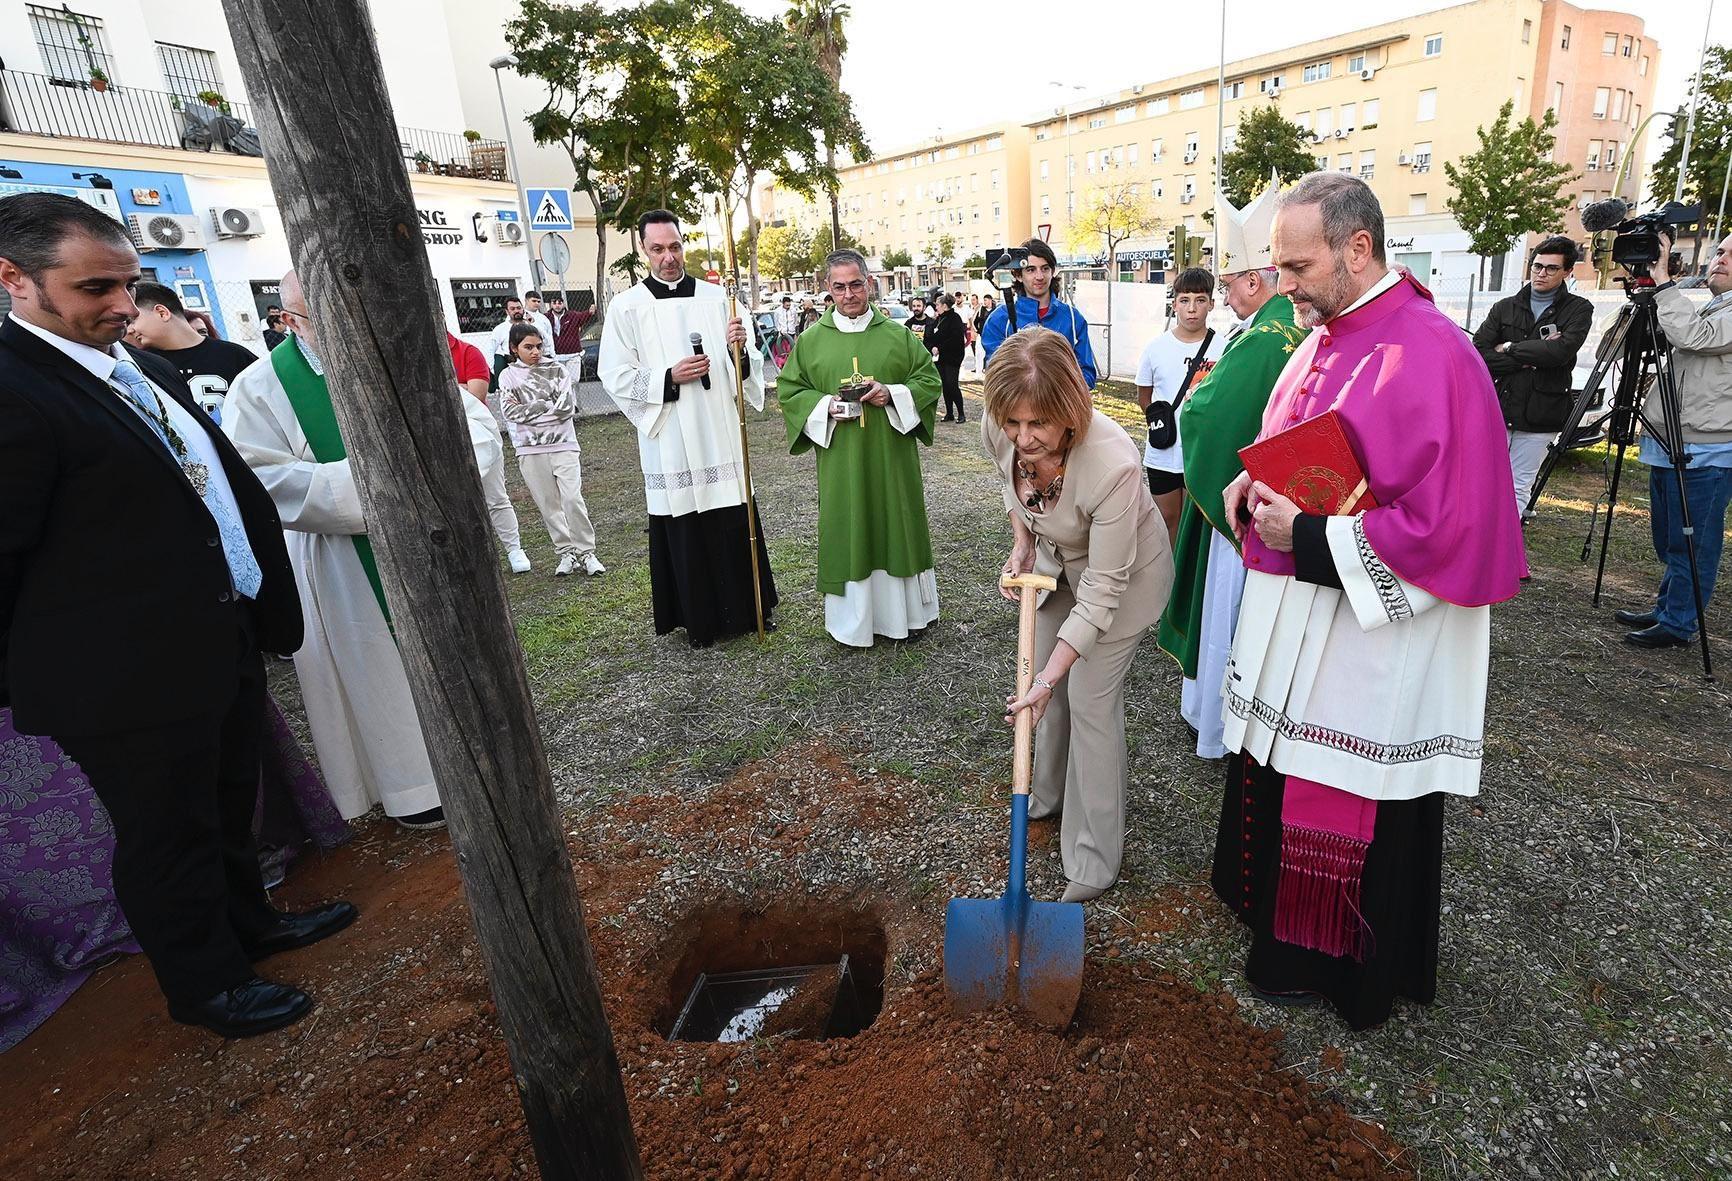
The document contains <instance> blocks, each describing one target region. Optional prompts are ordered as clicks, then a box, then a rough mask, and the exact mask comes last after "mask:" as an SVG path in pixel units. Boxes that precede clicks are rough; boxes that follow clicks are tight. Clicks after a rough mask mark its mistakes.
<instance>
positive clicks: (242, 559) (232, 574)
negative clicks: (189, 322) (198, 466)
mask: <svg viewBox="0 0 1732 1181" xmlns="http://www.w3.org/2000/svg"><path fill="white" fill-rule="evenodd" d="M114 380H116V381H118V382H119V383H120V384H121V385H123V386H125V387H126V396H127V397H128V398H130V399H131V400H132V403H133V405H134V406H135V407H136V408H137V409H138V412H139V413H140V414H141V415H143V416H144V421H145V422H147V423H149V424H150V429H151V430H152V431H154V432H156V437H157V438H158V439H160V440H162V445H163V446H164V447H166V448H167V449H168V453H169V456H170V458H172V459H174V461H175V462H176V463H180V462H181V457H180V456H178V455H176V454H175V449H174V445H173V444H172V443H170V442H169V439H168V434H167V432H166V431H165V430H164V429H163V427H164V425H165V422H166V417H167V414H168V411H167V410H166V409H165V408H163V406H162V403H161V402H160V401H159V400H158V397H157V393H156V390H154V389H153V388H151V385H150V383H149V382H148V381H146V380H145V376H144V371H143V370H141V369H140V368H139V367H138V366H137V365H136V364H135V363H134V362H133V361H132V359H131V358H123V359H120V360H117V361H115V363H114ZM203 499H204V506H205V508H206V509H208V510H209V511H210V515H211V519H212V520H214V521H215V522H216V527H217V532H218V533H219V534H220V535H221V536H222V543H223V557H225V558H227V559H228V564H229V580H230V581H231V582H233V583H234V588H235V589H236V590H237V591H239V592H240V593H241V594H243V595H245V596H246V597H247V598H249V599H256V598H258V595H259V587H260V586H261V585H262V584H263V582H264V575H263V573H261V572H260V570H259V562H258V559H257V558H255V557H253V549H252V546H251V545H249V544H248V543H247V531H246V528H245V526H243V525H242V524H241V522H240V518H238V517H237V516H235V514H234V512H233V510H232V509H230V507H229V505H228V502H227V501H225V500H224V499H223V498H222V497H221V496H219V495H218V494H217V487H216V480H215V479H214V478H207V479H206V480H205V485H204V493H203Z"/></svg>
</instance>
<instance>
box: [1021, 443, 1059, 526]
mask: <svg viewBox="0 0 1732 1181" xmlns="http://www.w3.org/2000/svg"><path fill="white" fill-rule="evenodd" d="M1069 458H1070V448H1069V447H1066V448H1065V449H1064V454H1062V455H1060V456H1059V457H1058V474H1057V475H1056V476H1054V477H1053V478H1052V483H1050V484H1048V485H1047V486H1046V488H1045V489H1044V490H1042V489H1040V488H1037V487H1035V483H1034V481H1035V468H1034V464H1032V463H1028V462H1026V461H1024V460H1021V459H1019V460H1017V461H1016V474H1017V475H1018V476H1021V477H1022V478H1023V479H1024V480H1026V481H1028V487H1029V493H1028V497H1027V499H1025V500H1024V501H1023V503H1024V504H1026V505H1027V506H1028V507H1029V508H1030V509H1032V510H1034V511H1035V512H1037V513H1038V512H1042V511H1044V510H1045V508H1046V506H1047V505H1049V504H1052V503H1053V502H1054V501H1056V500H1058V497H1059V493H1061V492H1063V491H1064V465H1065V461H1066V460H1067V459H1069Z"/></svg>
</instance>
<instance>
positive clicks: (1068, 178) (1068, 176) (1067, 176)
mask: <svg viewBox="0 0 1732 1181" xmlns="http://www.w3.org/2000/svg"><path fill="white" fill-rule="evenodd" d="M1047 85H1048V86H1056V87H1058V88H1059V89H1060V90H1083V89H1086V88H1085V87H1083V86H1080V85H1077V84H1076V83H1071V84H1070V85H1068V86H1067V85H1066V84H1065V83H1063V82H1049V83H1047ZM1063 109H1064V235H1065V239H1066V240H1067V241H1068V240H1069V239H1070V224H1071V221H1072V219H1073V218H1075V216H1076V197H1075V196H1074V195H1073V194H1072V192H1071V189H1072V186H1073V185H1074V184H1075V183H1076V163H1075V161H1073V160H1072V159H1071V154H1070V133H1071V100H1070V99H1069V98H1066V99H1065V101H1064V108H1063Z"/></svg>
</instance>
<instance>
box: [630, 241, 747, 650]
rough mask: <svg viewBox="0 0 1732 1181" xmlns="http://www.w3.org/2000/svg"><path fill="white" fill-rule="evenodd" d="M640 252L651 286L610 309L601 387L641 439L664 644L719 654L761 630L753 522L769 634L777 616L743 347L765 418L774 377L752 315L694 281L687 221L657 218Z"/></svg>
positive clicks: (655, 600)
mask: <svg viewBox="0 0 1732 1181" xmlns="http://www.w3.org/2000/svg"><path fill="white" fill-rule="evenodd" d="M638 240H639V241H640V242H641V243H642V244H643V251H644V254H645V255H646V256H647V258H648V260H649V269H650V273H649V277H648V278H647V279H645V280H644V281H643V282H642V283H639V284H638V285H637V286H636V287H633V288H632V289H631V290H630V291H627V292H625V293H623V294H621V295H619V296H616V297H615V298H614V300H613V302H612V303H610V304H609V305H608V308H607V318H606V321H605V327H604V328H603V329H602V337H601V358H600V369H601V380H602V384H603V385H604V386H605V387H606V389H607V392H608V396H609V397H611V398H612V399H613V400H614V402H615V403H617V404H618V406H619V408H620V409H621V410H622V411H624V412H625V416H626V418H627V419H629V420H630V421H631V424H632V425H633V426H634V427H636V428H637V442H638V455H639V458H640V459H641V461H642V464H643V485H644V500H645V501H646V502H647V504H648V506H649V518H650V524H649V567H650V598H651V602H652V605H653V609H654V613H655V630H656V634H657V635H658V636H660V635H666V634H668V633H669V632H671V631H674V630H675V629H676V628H682V627H683V628H685V629H686V638H687V639H688V640H689V641H690V642H691V645H692V647H694V648H707V647H709V646H710V645H711V644H714V643H715V642H716V641H717V640H722V639H727V638H728V637H730V636H737V635H740V634H742V633H745V632H749V631H754V630H756V628H757V608H756V606H755V604H754V602H753V595H752V550H751V542H750V534H749V533H748V522H747V519H746V513H747V512H748V511H750V512H751V514H752V518H751V531H750V533H751V534H755V535H756V537H757V551H758V563H757V564H758V589H759V593H760V596H761V599H762V603H763V610H764V620H765V624H766V626H768V623H769V618H770V609H771V608H772V607H774V606H775V605H776V583H775V579H774V578H773V577H771V574H770V555H769V551H768V550H767V549H766V548H765V545H764V530H763V528H762V526H761V525H760V524H758V515H757V514H758V508H757V504H756V503H755V502H752V503H750V505H749V506H748V500H749V499H750V498H749V497H748V492H747V488H746V472H745V462H744V461H745V456H744V454H743V453H742V451H741V447H740V417H739V411H738V409H737V408H736V405H735V392H734V386H735V376H734V374H735V370H734V362H733V354H732V350H731V346H733V345H736V344H738V345H740V346H741V353H740V359H741V362H742V368H743V370H744V372H745V391H746V401H747V402H748V404H750V405H751V407H752V408H753V409H754V410H762V409H763V408H764V377H763V374H762V372H760V371H759V370H758V368H757V367H756V366H753V365H752V363H751V358H752V353H753V351H754V347H753V345H752V344H751V341H750V337H749V336H748V334H747V332H746V327H745V322H744V316H745V312H744V309H742V308H741V307H740V306H739V305H738V303H736V302H735V301H734V300H732V299H730V298H729V296H728V293H727V292H726V291H724V290H722V289H721V288H720V287H717V286H716V285H715V284H713V283H705V282H702V281H701V280H699V279H696V278H693V277H692V276H691V275H688V274H686V259H685V239H684V236H683V235H682V234H681V232H680V224H679V221H678V219H676V218H675V217H674V215H673V214H671V213H669V212H667V211H666V210H665V209H656V210H651V211H650V212H648V213H646V214H644V215H643V217H641V218H640V219H639V220H638ZM694 342H695V343H694Z"/></svg>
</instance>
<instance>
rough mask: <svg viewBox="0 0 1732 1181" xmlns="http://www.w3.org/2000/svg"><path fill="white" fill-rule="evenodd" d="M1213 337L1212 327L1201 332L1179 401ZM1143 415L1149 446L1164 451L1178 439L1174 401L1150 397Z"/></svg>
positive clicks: (1177, 415)
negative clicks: (1147, 429)
mask: <svg viewBox="0 0 1732 1181" xmlns="http://www.w3.org/2000/svg"><path fill="white" fill-rule="evenodd" d="M1214 339H1215V330H1214V329H1213V328H1211V329H1209V330H1208V331H1207V332H1205V333H1203V343H1202V344H1201V345H1200V346H1198V348H1197V355H1196V356H1194V357H1192V358H1191V361H1190V364H1188V365H1186V366H1185V380H1184V381H1183V382H1182V383H1181V384H1180V385H1179V400H1180V401H1183V400H1184V397H1185V392H1186V391H1187V390H1189V389H1190V388H1191V379H1192V378H1193V377H1195V376H1196V375H1197V367H1198V366H1200V365H1201V364H1202V363H1203V357H1204V355H1205V354H1206V353H1207V352H1208V351H1209V345H1210V343H1211V342H1213V341H1214ZM1143 417H1144V418H1145V419H1147V420H1148V424H1149V446H1151V447H1153V448H1154V449H1155V450H1157V451H1164V450H1166V449H1167V448H1168V447H1171V446H1172V445H1173V444H1174V443H1177V442H1178V441H1179V409H1178V406H1177V405H1176V404H1175V403H1173V402H1168V401H1165V400H1161V401H1156V400H1153V399H1151V400H1150V402H1149V404H1148V406H1147V407H1145V408H1144V410H1143Z"/></svg>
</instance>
